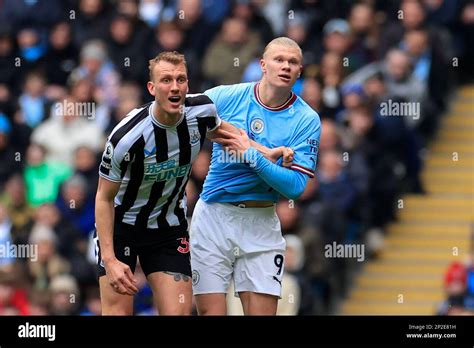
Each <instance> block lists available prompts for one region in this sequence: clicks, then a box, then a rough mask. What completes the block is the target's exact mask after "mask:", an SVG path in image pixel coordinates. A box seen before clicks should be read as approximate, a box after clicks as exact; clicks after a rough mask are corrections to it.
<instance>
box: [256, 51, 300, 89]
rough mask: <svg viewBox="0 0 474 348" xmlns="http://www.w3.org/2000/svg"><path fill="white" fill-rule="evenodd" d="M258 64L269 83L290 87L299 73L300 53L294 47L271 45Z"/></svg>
mask: <svg viewBox="0 0 474 348" xmlns="http://www.w3.org/2000/svg"><path fill="white" fill-rule="evenodd" d="M260 65H261V67H262V71H263V74H264V77H265V79H266V80H267V81H268V82H269V83H270V84H271V85H273V86H275V87H288V88H291V87H293V85H294V84H295V82H296V79H297V78H298V77H299V75H300V73H301V68H302V66H301V55H300V52H299V51H298V50H297V49H296V48H293V47H287V46H282V45H272V46H270V47H269V49H268V50H267V53H266V54H265V56H264V57H263V59H262V60H261V61H260Z"/></svg>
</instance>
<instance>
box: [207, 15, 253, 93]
mask: <svg viewBox="0 0 474 348" xmlns="http://www.w3.org/2000/svg"><path fill="white" fill-rule="evenodd" d="M260 49H261V42H260V41H259V39H258V38H257V37H256V36H254V35H251V34H250V33H249V31H248V28H247V26H246V25H245V22H244V21H243V20H242V19H238V18H228V19H226V20H225V21H224V24H223V27H222V30H221V32H220V33H219V36H218V37H217V38H216V39H214V41H213V42H212V43H211V45H210V46H209V49H208V50H207V52H206V55H205V57H204V61H203V73H204V76H205V77H206V78H207V79H209V80H210V81H212V82H213V83H214V84H219V85H220V84H232V83H238V82H240V81H241V79H242V75H243V72H244V69H245V67H246V66H247V65H248V63H250V61H251V60H252V59H253V58H254V56H255V54H256V52H259V51H260Z"/></svg>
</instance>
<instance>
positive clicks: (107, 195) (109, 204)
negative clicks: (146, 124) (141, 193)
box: [95, 177, 138, 296]
mask: <svg viewBox="0 0 474 348" xmlns="http://www.w3.org/2000/svg"><path fill="white" fill-rule="evenodd" d="M119 188H120V183H119V182H113V181H109V180H107V179H104V178H102V177H99V185H98V188H97V194H96V199H95V218H96V228H97V235H98V237H99V243H100V250H101V259H102V261H103V262H104V267H105V269H106V274H107V278H108V280H109V283H110V285H111V286H112V288H113V289H114V290H115V291H116V292H118V293H119V294H122V295H130V296H133V295H134V294H135V293H137V292H138V288H137V287H136V283H137V282H136V280H135V279H134V278H133V273H132V271H131V270H130V267H129V266H128V265H126V264H125V263H123V262H120V261H119V260H118V259H117V258H116V257H115V252H114V243H113V233H114V232H113V231H114V215H115V214H114V198H115V196H116V195H117V192H118V190H119Z"/></svg>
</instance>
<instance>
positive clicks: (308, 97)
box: [301, 77, 325, 118]
mask: <svg viewBox="0 0 474 348" xmlns="http://www.w3.org/2000/svg"><path fill="white" fill-rule="evenodd" d="M301 97H302V98H303V100H304V101H305V102H306V103H307V104H308V105H309V106H311V107H312V108H313V110H314V111H316V112H318V113H319V115H320V116H321V117H322V118H324V117H325V113H324V108H323V98H322V86H321V83H320V82H319V81H318V80H316V79H315V78H312V77H310V78H305V79H304V82H303V93H302V94H301Z"/></svg>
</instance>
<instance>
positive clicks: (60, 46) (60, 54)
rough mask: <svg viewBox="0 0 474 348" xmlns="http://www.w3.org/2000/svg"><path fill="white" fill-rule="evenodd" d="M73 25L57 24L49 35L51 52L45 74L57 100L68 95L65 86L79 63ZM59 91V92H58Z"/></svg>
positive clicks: (48, 55)
mask: <svg viewBox="0 0 474 348" xmlns="http://www.w3.org/2000/svg"><path fill="white" fill-rule="evenodd" d="M72 39H73V34H72V29H71V24H70V23H69V22H67V21H62V22H59V23H57V24H56V25H54V26H53V27H52V28H51V32H50V34H49V50H48V53H47V54H46V56H45V59H44V60H45V72H46V76H47V77H48V82H49V84H50V86H49V87H48V89H49V90H51V89H53V88H54V89H55V90H54V91H52V92H49V93H50V94H52V95H53V96H54V97H56V98H55V99H57V98H58V97H59V98H60V97H63V96H64V94H65V93H66V90H65V85H66V83H67V79H68V77H69V74H70V73H71V72H72V70H73V69H74V68H75V67H76V66H77V63H78V59H77V56H78V50H77V48H76V47H75V46H74V45H73V42H72ZM58 90H59V91H58Z"/></svg>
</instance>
